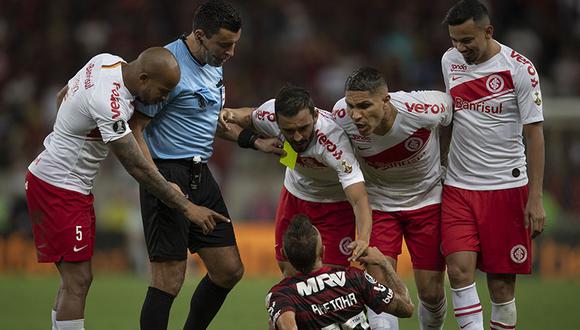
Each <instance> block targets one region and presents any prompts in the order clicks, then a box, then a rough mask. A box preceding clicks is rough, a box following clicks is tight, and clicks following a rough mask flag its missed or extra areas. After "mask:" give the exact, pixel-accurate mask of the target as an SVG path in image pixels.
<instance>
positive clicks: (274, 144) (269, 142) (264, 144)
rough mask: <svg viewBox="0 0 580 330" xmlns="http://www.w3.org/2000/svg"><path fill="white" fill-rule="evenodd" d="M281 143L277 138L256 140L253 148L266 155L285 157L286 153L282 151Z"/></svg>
mask: <svg viewBox="0 0 580 330" xmlns="http://www.w3.org/2000/svg"><path fill="white" fill-rule="evenodd" d="M283 145H284V144H283V143H282V141H280V139H278V138H277V137H271V138H258V139H257V140H256V142H254V147H256V149H258V150H260V151H262V152H264V153H267V154H275V155H279V156H284V155H286V151H284V149H283V148H282V147H283Z"/></svg>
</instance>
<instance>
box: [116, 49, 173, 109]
mask: <svg viewBox="0 0 580 330" xmlns="http://www.w3.org/2000/svg"><path fill="white" fill-rule="evenodd" d="M128 67H129V69H128V70H127V76H128V77H127V78H128V79H126V80H125V81H131V83H130V85H131V86H130V87H129V86H128V87H129V90H130V91H131V93H132V94H133V95H134V96H136V97H137V99H139V101H141V102H143V103H145V104H152V103H158V102H161V101H163V100H165V98H166V97H167V95H168V94H169V92H170V91H171V90H172V89H173V88H174V87H175V86H176V85H177V84H178V83H179V79H180V77H181V72H180V70H179V64H178V63H177V60H176V59H175V57H174V56H173V54H172V53H171V52H170V51H169V50H167V49H165V48H163V47H152V48H148V49H146V50H144V51H143V52H142V53H141V54H139V57H137V59H136V60H134V61H133V62H131V63H129V64H128Z"/></svg>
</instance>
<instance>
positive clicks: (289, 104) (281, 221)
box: [220, 87, 371, 276]
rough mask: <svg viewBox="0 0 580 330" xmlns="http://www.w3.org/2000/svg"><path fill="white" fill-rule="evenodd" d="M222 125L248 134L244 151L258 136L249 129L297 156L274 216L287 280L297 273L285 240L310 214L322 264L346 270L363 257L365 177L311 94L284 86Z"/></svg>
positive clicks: (228, 115) (227, 113)
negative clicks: (322, 250) (298, 221)
mask: <svg viewBox="0 0 580 330" xmlns="http://www.w3.org/2000/svg"><path fill="white" fill-rule="evenodd" d="M220 120H221V121H222V125H224V126H225V125H226V124H225V122H226V121H227V122H231V123H235V124H238V125H239V126H241V127H242V128H244V129H245V130H244V131H242V133H241V134H240V140H238V143H239V144H240V146H246V145H248V144H250V145H251V142H249V141H252V140H254V139H255V137H252V136H251V134H252V133H251V132H249V131H247V130H248V129H255V130H256V131H258V132H259V133H260V134H261V135H263V136H268V137H279V138H280V139H281V140H286V141H288V143H289V144H290V145H291V146H292V148H293V149H294V150H295V151H296V152H297V153H298V160H297V162H296V167H295V168H294V170H292V169H289V168H287V169H286V175H285V178H284V186H283V187H282V192H281V194H280V200H279V202H278V210H277V212H276V234H275V236H276V259H277V260H278V264H279V266H280V270H281V271H282V272H283V273H284V274H285V275H286V276H293V275H294V274H295V269H294V268H293V267H292V265H290V263H289V262H288V261H287V259H286V257H285V256H284V253H283V246H282V238H283V236H284V232H285V231H286V228H287V227H288V225H289V223H290V221H291V219H292V218H293V217H294V216H295V215H297V214H305V215H307V216H308V217H309V218H310V219H311V220H312V223H313V225H314V226H316V228H318V230H319V231H320V234H321V236H322V241H323V243H324V247H325V254H324V258H323V262H324V264H326V265H332V266H339V267H346V266H348V265H349V264H350V261H351V260H355V259H356V258H358V257H359V256H360V255H361V254H362V253H363V251H364V250H365V249H366V247H367V246H368V242H369V238H370V232H371V209H370V206H369V203H368V196H367V192H366V190H365V185H364V178H363V174H362V172H361V170H360V167H359V164H358V162H357V160H356V158H355V155H354V152H353V150H352V146H351V144H350V142H349V140H348V137H347V136H346V134H345V133H344V130H342V129H341V128H340V127H338V126H337V125H336V123H335V122H334V121H333V120H332V115H331V113H330V112H328V111H325V110H321V109H317V108H315V107H314V104H313V102H312V99H311V98H310V94H309V93H308V91H306V90H305V89H303V88H299V87H284V88H282V89H281V90H280V92H279V93H278V95H277V96H276V99H275V100H274V99H272V100H269V101H267V102H266V103H264V104H262V105H261V106H260V107H259V108H257V109H255V110H254V109H253V108H241V109H226V110H224V111H223V112H222V114H221V119H220ZM244 140H247V141H244ZM355 219H356V221H355ZM355 224H356V229H357V237H356V238H355ZM349 256H350V257H349Z"/></svg>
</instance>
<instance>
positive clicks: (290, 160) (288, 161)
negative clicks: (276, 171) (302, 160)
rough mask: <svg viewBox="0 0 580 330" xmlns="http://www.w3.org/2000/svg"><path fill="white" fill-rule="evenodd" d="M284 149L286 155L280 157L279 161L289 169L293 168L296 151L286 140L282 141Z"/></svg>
mask: <svg viewBox="0 0 580 330" xmlns="http://www.w3.org/2000/svg"><path fill="white" fill-rule="evenodd" d="M284 151H286V156H282V157H280V163H281V164H282V165H284V166H288V168H289V169H291V170H293V169H294V167H295V166H296V159H298V153H297V152H296V151H294V149H293V148H292V146H291V145H290V143H288V141H284Z"/></svg>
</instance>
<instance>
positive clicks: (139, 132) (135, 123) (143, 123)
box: [129, 111, 155, 167]
mask: <svg viewBox="0 0 580 330" xmlns="http://www.w3.org/2000/svg"><path fill="white" fill-rule="evenodd" d="M149 122H151V118H149V117H147V116H145V115H144V114H142V113H140V112H139V111H135V112H134V113H133V116H131V119H129V127H130V128H131V131H133V136H134V137H135V140H136V141H137V144H138V145H139V149H141V152H143V156H144V157H145V159H146V160H147V161H148V162H149V163H150V164H151V165H152V166H154V167H155V163H154V162H153V157H151V152H150V151H149V147H147V143H145V138H144V137H143V131H145V128H146V127H147V125H149Z"/></svg>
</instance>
